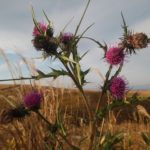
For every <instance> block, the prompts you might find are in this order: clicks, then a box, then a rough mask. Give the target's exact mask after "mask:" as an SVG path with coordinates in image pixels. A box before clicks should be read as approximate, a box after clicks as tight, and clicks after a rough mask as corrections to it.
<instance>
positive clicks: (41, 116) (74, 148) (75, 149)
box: [35, 111, 80, 150]
mask: <svg viewBox="0 0 150 150" xmlns="http://www.w3.org/2000/svg"><path fill="white" fill-rule="evenodd" d="M35 112H36V113H37V115H38V116H39V117H40V118H41V119H43V120H44V121H45V122H46V123H47V124H48V125H49V127H50V128H52V127H53V126H54V125H53V124H51V123H50V122H49V121H48V120H47V119H46V118H45V117H44V116H43V115H42V114H41V113H40V112H39V111H35ZM58 134H59V136H60V137H61V138H62V139H63V140H64V141H65V142H66V143H67V144H68V145H69V146H70V147H71V148H72V149H73V150H80V149H79V148H77V147H76V146H74V145H72V144H71V143H70V141H68V139H67V138H66V136H64V135H62V134H61V133H58ZM54 137H55V139H56V140H57V137H56V135H54Z"/></svg>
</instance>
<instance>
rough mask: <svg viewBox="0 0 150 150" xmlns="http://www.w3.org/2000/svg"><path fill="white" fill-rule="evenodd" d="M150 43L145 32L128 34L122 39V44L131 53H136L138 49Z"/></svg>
mask: <svg viewBox="0 0 150 150" xmlns="http://www.w3.org/2000/svg"><path fill="white" fill-rule="evenodd" d="M148 43H149V38H148V36H147V35H146V34H145V33H142V32H141V33H135V34H132V33H130V34H128V35H127V36H126V37H124V38H123V39H122V43H121V44H122V46H123V47H124V48H125V50H126V51H127V52H129V53H130V54H132V53H135V50H136V49H142V48H146V47H147V46H148Z"/></svg>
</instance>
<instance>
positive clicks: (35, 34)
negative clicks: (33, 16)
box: [33, 22, 47, 36]
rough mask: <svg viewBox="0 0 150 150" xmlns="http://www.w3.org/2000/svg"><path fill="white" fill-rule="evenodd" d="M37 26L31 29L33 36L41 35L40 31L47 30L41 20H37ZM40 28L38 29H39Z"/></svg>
mask: <svg viewBox="0 0 150 150" xmlns="http://www.w3.org/2000/svg"><path fill="white" fill-rule="evenodd" d="M37 26H38V27H37ZM37 26H35V27H34V29H33V36H38V35H41V33H40V32H42V33H45V32H46V30H47V26H46V25H45V24H44V23H42V22H38V24H37ZM39 30H40V31H39Z"/></svg>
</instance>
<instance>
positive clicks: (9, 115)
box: [0, 105, 29, 124]
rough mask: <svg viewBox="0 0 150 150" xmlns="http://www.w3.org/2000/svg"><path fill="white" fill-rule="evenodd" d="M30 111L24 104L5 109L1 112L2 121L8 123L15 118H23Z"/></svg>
mask: <svg viewBox="0 0 150 150" xmlns="http://www.w3.org/2000/svg"><path fill="white" fill-rule="evenodd" d="M26 115H29V112H28V110H27V109H25V107H24V106H23V105H20V106H18V107H16V108H10V109H4V110H2V111H1V114H0V123H2V124H6V123H10V122H12V121H13V120H14V119H18V120H20V119H23V118H24V117H25V116H26Z"/></svg>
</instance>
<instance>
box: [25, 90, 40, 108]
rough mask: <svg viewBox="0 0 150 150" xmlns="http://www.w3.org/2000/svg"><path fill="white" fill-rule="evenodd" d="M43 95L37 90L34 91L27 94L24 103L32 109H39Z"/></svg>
mask: <svg viewBox="0 0 150 150" xmlns="http://www.w3.org/2000/svg"><path fill="white" fill-rule="evenodd" d="M41 99H42V95H41V94H40V93H38V92H36V91H32V92H30V93H28V94H27V95H25V97H24V104H25V106H26V107H28V108H29V109H31V110H37V109H39V108H40V104H41Z"/></svg>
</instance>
